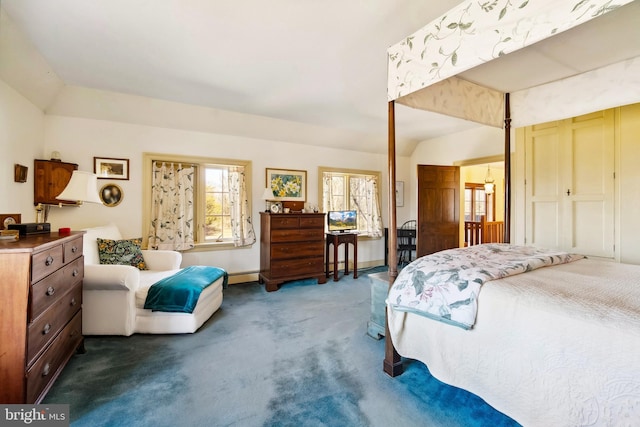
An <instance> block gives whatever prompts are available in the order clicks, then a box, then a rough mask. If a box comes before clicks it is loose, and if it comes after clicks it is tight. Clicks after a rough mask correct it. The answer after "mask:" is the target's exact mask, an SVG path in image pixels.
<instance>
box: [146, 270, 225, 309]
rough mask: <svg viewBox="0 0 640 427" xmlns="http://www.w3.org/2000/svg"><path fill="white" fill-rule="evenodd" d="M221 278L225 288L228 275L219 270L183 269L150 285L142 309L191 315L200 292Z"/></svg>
mask: <svg viewBox="0 0 640 427" xmlns="http://www.w3.org/2000/svg"><path fill="white" fill-rule="evenodd" d="M223 276H224V282H223V287H226V285H227V281H228V275H227V272H226V271H224V270H223V269H221V268H218V267H209V266H203V265H195V266H190V267H186V268H183V269H182V270H180V271H178V272H177V273H176V274H174V275H173V276H170V277H166V278H164V279H162V280H160V281H158V282H156V283H154V284H153V285H151V287H150V288H149V292H148V293H147V299H146V300H145V302H144V308H146V309H151V310H152V311H167V312H171V313H193V309H194V308H195V307H196V304H197V303H198V298H199V297H200V294H201V293H202V291H203V290H204V289H205V288H206V287H207V286H209V285H210V284H212V283H213V282H215V281H216V280H218V279H219V278H220V277H223Z"/></svg>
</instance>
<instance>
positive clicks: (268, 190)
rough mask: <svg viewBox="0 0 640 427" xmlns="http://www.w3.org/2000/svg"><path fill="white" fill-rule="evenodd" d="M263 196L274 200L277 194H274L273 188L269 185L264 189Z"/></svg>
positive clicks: (265, 198)
mask: <svg viewBox="0 0 640 427" xmlns="http://www.w3.org/2000/svg"><path fill="white" fill-rule="evenodd" d="M262 198H263V199H264V200H273V199H275V196H274V195H273V190H272V189H271V188H269V187H267V188H265V189H264V193H262Z"/></svg>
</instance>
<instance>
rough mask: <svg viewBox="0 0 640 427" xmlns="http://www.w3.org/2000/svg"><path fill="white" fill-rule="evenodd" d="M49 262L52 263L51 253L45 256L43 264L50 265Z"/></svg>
mask: <svg viewBox="0 0 640 427" xmlns="http://www.w3.org/2000/svg"><path fill="white" fill-rule="evenodd" d="M51 264H53V257H52V256H51V255H49V256H48V257H47V259H46V260H45V261H44V265H46V266H47V267H48V266H50V265H51Z"/></svg>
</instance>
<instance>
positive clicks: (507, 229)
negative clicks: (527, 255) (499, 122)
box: [503, 93, 511, 243]
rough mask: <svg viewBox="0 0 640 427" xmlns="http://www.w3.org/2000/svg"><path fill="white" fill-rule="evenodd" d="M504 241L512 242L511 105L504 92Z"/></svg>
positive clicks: (507, 95) (507, 94)
mask: <svg viewBox="0 0 640 427" xmlns="http://www.w3.org/2000/svg"><path fill="white" fill-rule="evenodd" d="M503 241H504V243H510V242H511V107H510V105H509V93H505V94H504V238H503Z"/></svg>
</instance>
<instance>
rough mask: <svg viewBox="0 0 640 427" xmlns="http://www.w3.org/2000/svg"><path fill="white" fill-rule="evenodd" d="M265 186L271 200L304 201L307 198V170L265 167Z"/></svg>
mask: <svg viewBox="0 0 640 427" xmlns="http://www.w3.org/2000/svg"><path fill="white" fill-rule="evenodd" d="M266 187H267V188H271V191H273V200H278V201H282V202H305V201H306V200H307V171H300V170H290V169H269V168H267V183H266Z"/></svg>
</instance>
